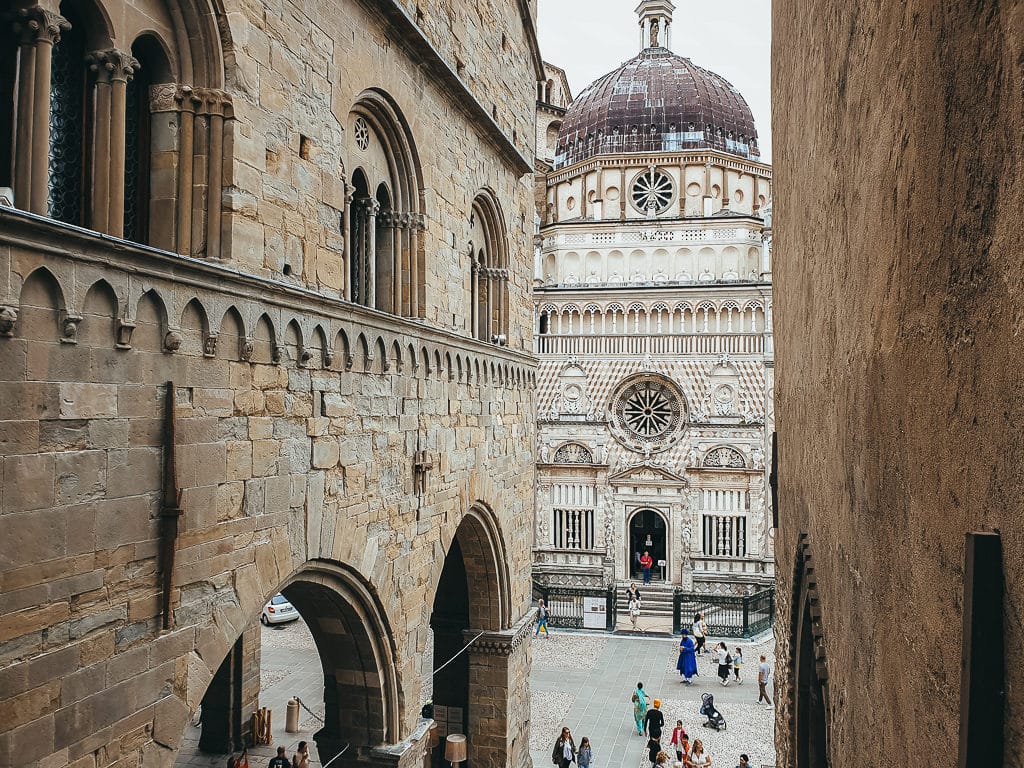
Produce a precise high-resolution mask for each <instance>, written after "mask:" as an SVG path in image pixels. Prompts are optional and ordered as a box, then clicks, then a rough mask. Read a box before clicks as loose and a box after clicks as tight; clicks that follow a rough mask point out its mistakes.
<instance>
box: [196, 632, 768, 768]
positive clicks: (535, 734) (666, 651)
mask: <svg viewBox="0 0 1024 768" xmlns="http://www.w3.org/2000/svg"><path fill="white" fill-rule="evenodd" d="M677 645H678V644H677V641H676V640H670V639H667V638H664V637H661V638H642V637H628V636H621V635H603V634H585V633H582V632H564V631H558V630H555V631H554V632H553V633H552V635H551V637H550V638H547V639H545V638H543V637H541V638H539V639H535V640H534V643H533V671H532V673H531V675H530V693H531V696H530V753H531V756H532V757H533V765H534V768H544V767H545V766H548V765H550V760H551V745H552V744H553V743H554V739H555V736H556V735H557V733H558V731H559V730H560V729H561V727H562V725H568V726H569V727H570V728H572V730H573V734H574V735H575V737H576V740H577V743H578V742H579V739H580V738H582V737H583V736H589V737H590V740H591V743H592V744H593V746H594V757H595V759H594V768H606V767H609V768H610V767H611V766H622V767H623V768H634V766H637V767H638V768H647V766H649V765H650V764H649V763H648V762H647V753H646V748H645V747H646V744H647V742H646V739H643V738H641V737H639V736H637V735H636V734H635V733H634V732H633V710H632V705H631V704H630V703H629V695H630V693H631V692H632V690H633V686H634V685H635V684H636V683H637V681H638V680H641V681H643V683H644V688H645V689H646V690H648V691H650V694H651V698H652V699H653V698H655V697H657V698H660V699H661V700H662V705H661V708H662V711H664V712H665V723H666V726H667V731H668V735H667V736H666V737H665V739H664V741H665V742H666V744H667V742H668V738H669V737H670V736H671V728H672V726H673V725H675V721H676V720H677V719H681V720H682V721H683V725H684V726H685V727H686V730H687V731H688V732H689V733H690V736H691V737H692V738H701V739H703V740H704V744H705V745H706V746H707V747H708V749H709V750H710V753H711V756H712V758H713V759H714V761H715V765H716V766H720V767H721V768H732V766H734V765H735V764H736V763H737V762H738V757H739V754H740V753H741V752H746V753H748V754H749V755H750V756H751V759H752V761H751V765H753V766H758V767H759V768H760V767H761V766H773V765H774V764H775V746H774V744H773V742H772V734H773V732H774V728H775V723H774V720H775V710H774V709H772V708H769V707H763V706H759V705H757V704H754V699H755V698H756V697H757V682H756V665H755V664H754V663H753V660H755V659H757V657H758V656H759V655H760V654H761V653H764V654H766V655H767V656H768V659H769V661H771V662H772V663H773V664H774V653H773V651H774V645H775V644H774V641H773V640H772V639H771V638H770V637H769V638H766V639H762V640H761V641H760V642H757V643H754V644H747V643H741V644H740V646H741V647H742V648H743V653H744V657H745V658H746V660H747V661H746V664H745V667H744V670H745V673H746V674H745V676H744V682H743V684H742V685H735V684H730V685H729V686H727V687H725V688H723V687H722V686H721V685H719V683H718V678H717V677H716V671H717V668H716V666H715V665H714V664H712V662H711V661H710V659H709V657H707V656H705V657H702V658H700V659H698V662H697V663H698V668H699V670H700V677H698V678H695V679H694V680H695V682H694V684H693V685H692V686H690V687H686V686H685V685H683V684H682V683H681V682H680V679H679V677H678V676H677V675H676V672H675V664H676V658H677V652H676V648H677ZM735 645H736V643H735V642H730V643H729V647H730V649H731V648H734V647H735ZM262 654H263V656H262V664H261V684H262V691H261V693H260V704H261V705H262V706H265V707H269V708H270V709H271V710H272V711H273V713H274V715H273V731H274V744H273V745H272V746H269V747H257V748H254V749H252V750H250V755H252V756H253V760H252V761H251V762H252V765H253V766H257V767H258V766H262V765H263V764H264V763H265V760H261V759H260V758H264V757H265V758H266V759H267V760H269V758H270V757H271V756H272V755H273V754H274V748H275V747H276V746H277V745H279V744H280V745H284V746H286V747H287V748H288V756H289V757H291V754H292V752H294V750H295V746H296V745H297V744H298V742H299V740H302V739H305V740H307V741H310V742H311V744H310V747H311V750H310V751H311V755H312V757H313V758H314V760H315V759H316V747H315V744H313V743H312V735H313V733H314V732H315V731H316V730H317V729H318V728H319V727H320V724H319V722H317V720H316V719H314V718H313V717H311V716H310V715H309V714H308V713H307V712H305V711H303V712H302V717H301V718H300V720H299V723H300V732H299V733H294V734H290V733H285V730H284V726H285V719H284V718H285V704H286V703H287V701H288V699H290V698H292V696H295V695H298V696H299V697H300V698H301V699H302V700H303V701H304V702H305V703H307V704H308V705H309V706H310V707H311V708H312V710H313V711H314V712H316V713H317V714H318V715H322V714H323V690H322V675H321V672H320V660H319V657H318V656H317V652H316V647H315V646H314V644H313V638H312V636H311V635H310V634H309V630H308V629H307V628H306V624H305V622H303V621H301V620H299V621H296V622H292V623H290V624H286V625H283V626H280V627H264V628H263V638H262ZM707 691H711V692H712V693H713V694H714V695H715V704H716V705H717V706H718V708H719V710H720V711H721V712H722V714H723V715H725V718H726V721H727V722H728V728H727V729H726V730H725V731H722V732H721V733H717V732H715V731H713V730H710V729H708V728H703V727H701V723H702V722H704V718H703V717H702V716H701V715H700V714H699V713H698V711H697V710H698V709H699V707H700V697H701V694H703V693H705V692H707ZM198 742H199V729H198V728H194V727H193V728H189V730H188V732H187V733H186V737H185V741H184V743H183V745H182V748H181V751H180V752H179V754H178V760H177V763H176V765H177V766H179V768H185V767H186V766H187V767H188V768H221V766H223V765H224V759H223V757H222V756H219V755H218V756H214V755H201V754H199V753H198V751H197V745H198Z"/></svg>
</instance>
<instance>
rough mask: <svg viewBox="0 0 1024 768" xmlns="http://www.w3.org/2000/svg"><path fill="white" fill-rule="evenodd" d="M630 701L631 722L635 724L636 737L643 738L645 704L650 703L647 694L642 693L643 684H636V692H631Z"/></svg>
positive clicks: (645, 714)
mask: <svg viewBox="0 0 1024 768" xmlns="http://www.w3.org/2000/svg"><path fill="white" fill-rule="evenodd" d="M630 701H632V702H633V720H634V721H635V722H636V735H637V736H643V735H644V718H645V717H647V704H648V702H649V701H650V699H649V698H648V696H647V694H646V693H644V684H643V683H637V684H636V690H635V691H633V695H632V696H631V697H630Z"/></svg>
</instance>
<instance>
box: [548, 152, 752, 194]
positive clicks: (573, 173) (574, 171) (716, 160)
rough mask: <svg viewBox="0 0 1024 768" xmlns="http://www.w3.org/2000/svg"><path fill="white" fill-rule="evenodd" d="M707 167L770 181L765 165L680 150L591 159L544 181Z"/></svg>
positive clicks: (723, 155)
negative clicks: (620, 171) (652, 169)
mask: <svg viewBox="0 0 1024 768" xmlns="http://www.w3.org/2000/svg"><path fill="white" fill-rule="evenodd" d="M705 163H711V165H713V166H717V167H725V168H729V169H730V170H734V171H742V172H743V173H749V174H751V175H755V174H756V175H758V176H763V177H765V178H767V179H768V180H771V178H772V167H771V166H770V165H768V164H766V163H760V162H757V161H756V160H745V159H743V158H742V157H737V156H736V155H730V154H729V153H728V152H720V151H717V150H707V149H683V150H679V151H678V152H658V153H652V152H635V153H623V154H620V155H595V156H594V157H589V158H587V159H586V160H582V161H580V162H578V163H575V164H574V165H568V166H565V167H564V168H559V169H558V170H556V171H552V172H551V173H549V174H548V175H547V178H546V181H547V183H548V184H549V185H551V184H558V183H559V182H562V181H569V180H570V179H574V178H576V177H577V176H580V175H581V174H584V173H592V172H594V171H596V170H598V169H599V168H603V169H604V170H606V171H607V170H610V169H612V168H621V167H623V166H626V167H630V168H632V167H641V166H643V167H646V166H648V165H657V166H678V165H704V164H705Z"/></svg>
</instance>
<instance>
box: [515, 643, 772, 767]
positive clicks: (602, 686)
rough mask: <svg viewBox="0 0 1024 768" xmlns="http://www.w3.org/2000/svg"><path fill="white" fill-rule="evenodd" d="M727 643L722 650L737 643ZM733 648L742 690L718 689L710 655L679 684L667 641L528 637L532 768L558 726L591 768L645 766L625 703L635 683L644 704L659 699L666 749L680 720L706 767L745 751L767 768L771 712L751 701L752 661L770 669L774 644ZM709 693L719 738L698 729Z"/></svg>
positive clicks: (726, 763)
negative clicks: (587, 746) (739, 653)
mask: <svg viewBox="0 0 1024 768" xmlns="http://www.w3.org/2000/svg"><path fill="white" fill-rule="evenodd" d="M727 642H728V643H729V648H730V650H731V649H732V648H734V647H735V646H736V645H737V643H736V642H735V641H727ZM738 645H740V647H741V648H743V655H744V658H745V664H744V672H745V674H744V682H743V684H742V685H736V684H735V683H732V684H730V685H728V686H726V687H722V686H721V685H720V684H719V682H718V677H717V674H716V673H717V665H715V664H713V663H712V662H711V661H710V656H703V657H700V658H698V661H697V667H698V670H699V675H700V676H699V677H696V678H694V683H693V685H692V686H686V685H684V684H683V683H682V681H681V678H680V677H679V676H678V674H677V673H676V670H675V665H676V660H677V658H678V651H677V648H678V641H677V640H674V639H668V638H640V637H623V636H619V635H616V636H607V635H589V634H582V633H569V632H558V631H557V630H555V631H554V632H553V633H552V635H551V637H550V638H548V639H544V638H539V639H536V640H535V642H534V643H533V671H532V673H531V675H530V711H531V721H530V752H531V754H532V756H533V764H534V766H535V768H542V766H548V765H550V764H551V747H552V744H553V743H554V740H555V737H556V736H557V735H558V732H559V730H560V729H561V727H562V726H563V725H568V726H569V727H570V728H571V729H572V731H573V735H574V736H575V738H576V743H577V744H579V741H580V739H581V738H582V737H584V736H588V737H590V741H591V744H592V746H593V748H594V768H605V766H623V767H624V768H633V766H640V767H641V768H647V766H649V765H650V763H649V762H648V761H647V752H646V744H647V741H646V739H645V738H642V737H640V736H637V735H636V732H635V731H634V728H633V708H632V704H631V703H630V701H629V697H630V694H631V693H632V691H633V687H634V686H635V685H636V683H637V681H642V682H643V684H644V690H646V691H649V693H650V696H651V698H652V699H654V698H660V699H661V701H662V704H661V709H662V711H663V712H664V713H665V725H666V730H667V734H666V735H665V736H663V741H664V742H665V743H666V744H667V743H668V740H669V739H670V738H671V729H672V727H673V726H674V725H675V721H676V720H682V721H683V726H684V727H685V728H686V730H687V732H688V733H689V734H690V737H691V738H700V739H703V740H704V745H705V747H707V749H708V751H709V753H710V755H711V757H712V760H713V761H714V765H716V766H722V767H724V768H732V767H733V766H734V765H736V764H737V763H738V762H739V755H740V753H741V752H746V753H747V754H749V755H750V758H751V765H754V766H774V765H775V746H774V743H773V734H774V730H775V710H774V709H773V708H771V707H765V706H761V705H758V704H755V703H754V702H755V700H756V699H757V672H756V667H757V665H756V664H755V663H754V661H755V660H756V659H757V657H758V656H759V655H760V654H762V653H764V654H765V655H766V656H767V657H768V660H769V661H770V662H772V663H773V665H774V661H775V657H774V653H773V651H774V641H773V640H772V639H771V637H766V638H765V639H763V640H761V641H760V642H757V643H738ZM709 691H710V692H711V693H713V694H714V695H715V705H716V706H717V707H718V709H719V711H720V712H721V713H722V714H723V715H724V716H725V719H726V722H727V723H728V728H727V729H726V730H724V731H722V732H716V731H714V730H711V729H709V728H703V727H702V726H701V723H703V722H704V718H703V716H701V715H700V714H699V713H698V710H699V708H700V700H701V695H702V694H704V693H706V692H709ZM670 754H671V753H670Z"/></svg>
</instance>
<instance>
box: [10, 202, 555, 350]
mask: <svg viewBox="0 0 1024 768" xmlns="http://www.w3.org/2000/svg"><path fill="white" fill-rule="evenodd" d="M0 246H13V247H17V248H23V249H25V250H30V251H36V252H39V253H44V254H49V255H52V256H55V257H59V258H62V259H69V260H72V261H77V262H82V263H85V264H95V265H102V266H108V267H111V268H115V269H122V270H125V271H127V272H130V273H132V274H134V275H138V276H140V277H143V278H147V279H152V278H155V279H162V280H167V281H170V282H187V283H188V284H190V285H194V286H196V287H199V288H203V289H205V290H208V291H211V292H214V293H221V294H226V295H229V296H233V297H237V298H241V299H247V300H249V301H254V302H260V303H262V304H264V305H267V306H272V307H276V308H279V309H288V310H291V311H296V312H306V313H309V314H316V315H321V316H324V317H326V318H329V319H332V320H336V321H338V322H341V323H345V322H356V323H359V324H361V325H363V326H365V327H366V328H368V329H373V330H375V331H380V332H381V333H386V334H392V335H393V334H395V333H404V334H407V335H409V336H411V337H414V338H417V339H419V340H422V341H430V342H432V343H435V344H438V345H444V346H446V347H448V348H450V349H451V350H452V351H457V350H461V351H464V352H471V353H473V354H475V355H481V356H485V357H490V358H495V359H501V360H505V361H508V362H515V363H517V364H519V365H522V366H525V367H528V368H530V369H535V368H536V366H537V358H536V357H535V356H533V355H532V354H530V353H528V352H524V351H519V350H515V349H512V348H510V347H497V346H496V345H494V344H488V343H487V342H484V341H479V340H477V339H473V338H470V337H468V336H460V335H458V334H456V333H453V332H451V331H448V330H446V329H443V328H436V327H434V326H431V325H428V324H426V323H425V322H423V321H421V320H414V319H410V318H405V317H397V316H395V315H391V314H388V313H386V312H381V311H378V310H375V309H370V308H369V307H363V306H360V305H358V304H353V303H351V302H348V301H344V300H343V299H337V298H333V297H330V296H324V295H323V294H320V293H317V292H316V291H313V290H310V289H308V288H302V287H300V286H296V285H293V284H289V283H283V282H280V281H277V280H272V279H269V278H265V277H259V276H257V275H251V274H248V273H246V272H242V271H240V270H236V269H232V268H230V267H229V266H226V265H225V264H224V263H223V262H220V263H214V262H210V261H204V260H202V259H196V258H192V257H190V256H182V255H180V254H176V253H170V252H168V251H161V250H159V249H157V248H151V247H149V246H145V245H138V244H136V243H131V242H128V241H126V240H120V239H118V238H116V237H111V236H109V235H104V234H101V233H99V232H93V231H92V230H87V229H83V228H81V227H76V226H73V225H70V224H64V223H62V222H58V221H54V220H53V219H48V218H46V217H43V216H38V215H36V214H32V213H28V212H26V211H21V210H18V209H15V208H3V207H0ZM5 250H6V249H5V248H3V247H0V270H3V271H4V272H6V271H7V270H8V269H9V261H7V258H5V254H4V251H5ZM8 280H9V276H8V275H7V274H0V304H3V305H8V304H10V305H11V306H16V305H17V297H16V296H12V297H10V300H8V298H7V294H8V293H9V292H10V286H9V284H8Z"/></svg>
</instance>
